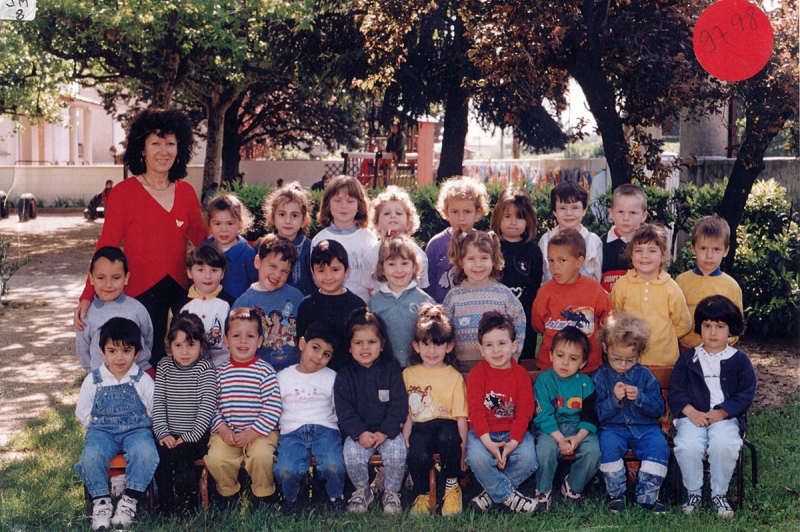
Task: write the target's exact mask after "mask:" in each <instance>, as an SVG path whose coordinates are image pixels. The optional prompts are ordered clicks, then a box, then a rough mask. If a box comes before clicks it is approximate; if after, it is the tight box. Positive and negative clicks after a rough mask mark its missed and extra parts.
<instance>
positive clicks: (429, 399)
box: [407, 384, 450, 423]
mask: <svg viewBox="0 0 800 532" xmlns="http://www.w3.org/2000/svg"><path fill="white" fill-rule="evenodd" d="M407 391H408V408H409V410H410V411H411V421H413V422H414V423H422V422H425V421H430V420H431V419H436V418H439V417H449V415H450V414H449V412H448V411H447V409H446V408H444V407H442V406H437V405H436V402H435V401H434V400H433V394H432V393H431V385H430V384H428V385H426V386H425V389H424V390H423V389H422V386H409V387H408V390H407Z"/></svg>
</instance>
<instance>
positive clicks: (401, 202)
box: [364, 185, 430, 294]
mask: <svg viewBox="0 0 800 532" xmlns="http://www.w3.org/2000/svg"><path fill="white" fill-rule="evenodd" d="M369 221H370V226H371V227H372V230H373V231H374V232H375V234H377V235H378V240H383V239H384V238H385V237H387V236H391V235H407V236H409V237H411V235H413V234H414V233H416V232H417V230H418V229H419V215H418V214H417V209H416V207H414V202H412V201H411V197H410V196H409V195H408V192H406V191H405V190H403V189H402V188H399V187H396V186H394V185H391V186H389V187H386V190H384V191H383V192H381V193H380V194H378V195H377V196H376V197H375V198H374V199H373V200H372V202H371V203H370V215H369ZM409 243H410V244H411V246H412V248H413V249H414V254H415V255H416V256H417V264H418V265H419V277H418V279H417V284H418V286H419V287H420V288H422V289H423V290H424V289H426V288H428V286H429V285H430V283H429V282H428V257H427V255H425V252H424V251H422V248H420V247H419V246H418V245H417V244H416V242H414V240H413V239H410V240H409ZM377 263H378V247H377V246H376V247H374V248H372V250H371V251H370V252H369V253H368V254H367V268H368V271H371V272H374V271H375V267H376V265H377ZM364 283H365V286H366V287H367V288H368V289H369V290H370V293H371V294H372V293H374V291H375V290H377V288H378V283H376V282H374V280H373V279H372V278H370V277H365V278H364Z"/></svg>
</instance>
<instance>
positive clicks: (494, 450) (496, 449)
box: [481, 433, 506, 469]
mask: <svg viewBox="0 0 800 532" xmlns="http://www.w3.org/2000/svg"><path fill="white" fill-rule="evenodd" d="M481 443H483V446H484V447H486V450H487V451H489V453H490V454H491V455H492V456H494V459H495V460H497V469H503V468H504V467H505V465H506V461H505V458H504V457H503V447H504V446H505V444H504V443H503V442H496V441H492V438H491V436H489V433H486V434H484V435H483V436H481Z"/></svg>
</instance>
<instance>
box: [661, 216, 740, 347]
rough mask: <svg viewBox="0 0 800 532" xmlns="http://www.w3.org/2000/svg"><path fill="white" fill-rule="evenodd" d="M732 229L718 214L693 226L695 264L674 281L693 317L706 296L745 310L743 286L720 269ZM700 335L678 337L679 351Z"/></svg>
mask: <svg viewBox="0 0 800 532" xmlns="http://www.w3.org/2000/svg"><path fill="white" fill-rule="evenodd" d="M730 238H731V229H730V227H729V226H728V222H726V221H725V219H724V218H720V217H719V216H716V215H714V216H703V217H702V218H700V219H699V220H697V221H696V222H695V224H694V227H692V245H691V249H692V254H693V255H694V256H695V258H696V259H697V266H695V267H694V268H693V269H692V270H690V271H688V272H683V273H682V274H680V275H679V276H678V277H677V278H676V279H675V282H676V283H678V286H679V287H680V288H681V290H682V291H683V295H684V296H685V297H686V304H687V305H688V306H689V312H691V314H692V316H694V311H695V309H696V308H697V304H698V303H699V302H700V301H702V300H703V299H705V298H706V297H709V296H715V295H720V296H725V297H727V298H728V299H730V300H731V301H733V302H734V303H735V304H736V306H737V307H739V310H740V311H742V313H744V306H743V305H742V289H741V288H740V287H739V283H737V282H736V279H734V278H733V277H731V276H730V275H728V274H727V273H724V272H722V271H721V270H720V269H719V268H720V265H721V264H722V260H723V259H724V258H725V257H727V256H728V252H729V251H730ZM738 340H739V337H738V336H733V337H731V338H729V340H728V343H730V344H731V345H733V344H735V343H736V342H737V341H738ZM702 341H703V340H702V339H701V338H700V335H699V334H698V333H696V332H695V331H694V326H693V327H692V330H691V331H690V332H689V333H688V334H686V335H685V336H683V337H681V338H680V350H681V352H683V351H685V350H686V349H689V348H691V347H697V346H698V345H700V344H701V343H702Z"/></svg>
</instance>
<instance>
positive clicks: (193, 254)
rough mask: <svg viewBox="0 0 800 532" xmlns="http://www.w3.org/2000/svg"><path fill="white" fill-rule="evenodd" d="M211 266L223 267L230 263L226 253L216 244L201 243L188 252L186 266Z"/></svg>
mask: <svg viewBox="0 0 800 532" xmlns="http://www.w3.org/2000/svg"><path fill="white" fill-rule="evenodd" d="M197 265H200V266H211V267H212V268H222V269H223V270H224V269H225V268H226V267H227V265H228V260H227V259H226V258H225V253H224V252H223V251H222V250H221V249H219V248H218V247H217V246H216V244H200V245H199V246H197V247H196V248H194V249H193V250H191V251H190V252H189V253H187V254H186V267H187V268H189V269H191V267H192V266H197Z"/></svg>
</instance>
